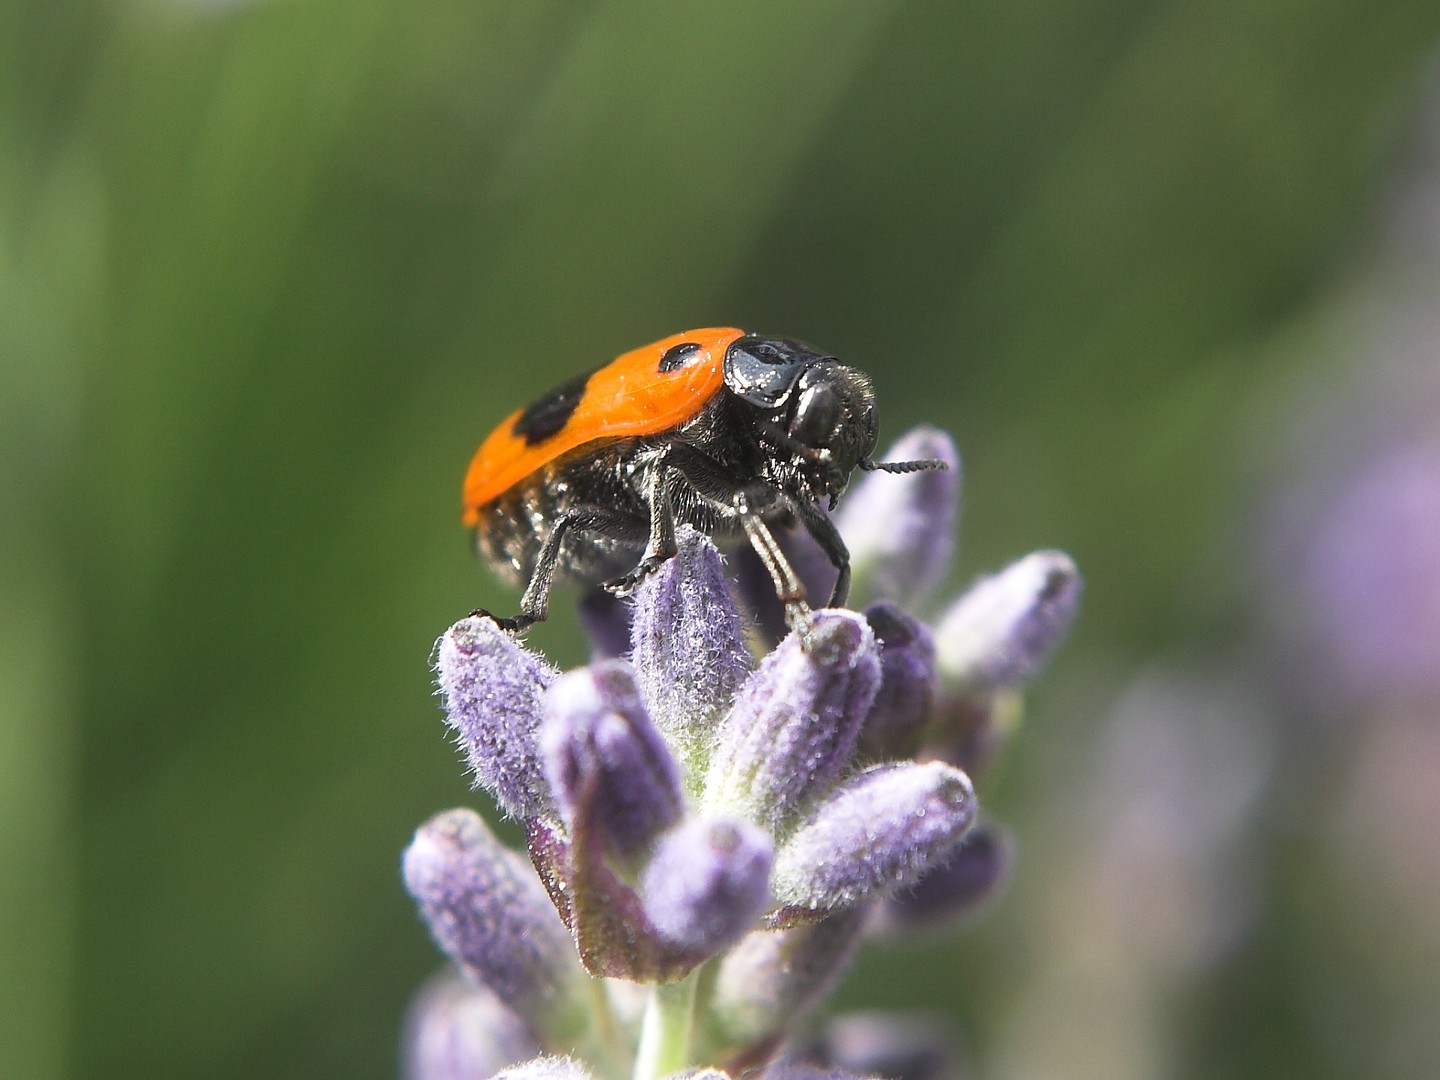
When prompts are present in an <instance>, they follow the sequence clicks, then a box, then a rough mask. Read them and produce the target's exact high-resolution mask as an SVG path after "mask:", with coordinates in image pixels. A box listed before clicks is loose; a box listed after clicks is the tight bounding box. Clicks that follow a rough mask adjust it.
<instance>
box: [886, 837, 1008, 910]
mask: <svg viewBox="0 0 1440 1080" xmlns="http://www.w3.org/2000/svg"><path fill="white" fill-rule="evenodd" d="M1013 862H1014V844H1013V843H1012V842H1011V840H1010V838H1009V836H1008V835H1007V834H1005V833H1002V832H1000V831H998V830H997V829H995V828H994V827H991V826H986V825H979V826H976V827H975V828H973V829H971V830H970V832H969V833H967V834H966V836H965V839H964V840H963V841H962V842H961V844H960V847H959V848H958V849H957V850H956V851H955V853H954V854H953V855H952V856H951V857H950V859H949V860H948V861H947V862H945V863H944V864H943V865H941V866H934V867H931V868H930V869H929V870H927V871H925V873H923V874H921V875H920V879H919V880H918V881H916V882H915V884H914V885H912V886H911V887H910V888H908V889H902V890H900V891H899V892H896V893H894V894H893V895H891V896H888V897H886V898H885V904H884V906H883V907H882V908H881V916H882V917H881V925H882V926H883V928H884V929H886V930H896V931H905V930H920V929H925V928H928V927H932V926H944V925H945V924H947V923H949V922H951V921H953V920H955V919H959V918H962V917H964V916H966V915H970V914H972V913H973V912H975V911H976V910H977V909H979V908H981V907H983V906H984V905H985V904H987V903H988V902H990V901H991V900H993V899H994V898H995V897H996V896H998V895H999V894H1000V893H1001V892H1003V891H1004V889H1005V885H1006V881H1007V879H1008V878H1009V876H1010V867H1011V864H1012V863H1013Z"/></svg>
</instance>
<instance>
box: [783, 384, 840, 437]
mask: <svg viewBox="0 0 1440 1080" xmlns="http://www.w3.org/2000/svg"><path fill="white" fill-rule="evenodd" d="M839 423H840V399H839V397H838V396H837V395H836V393H835V391H834V389H833V388H832V387H831V386H830V384H829V383H828V382H817V383H812V384H811V385H809V386H807V387H805V388H804V390H802V391H801V392H800V400H799V401H797V402H796V403H795V415H794V416H793V417H792V418H791V420H790V434H791V436H792V437H793V438H794V439H795V441H796V442H798V443H800V444H802V445H803V446H828V445H830V441H831V439H833V438H834V437H835V428H836V427H837V426H838V425H839Z"/></svg>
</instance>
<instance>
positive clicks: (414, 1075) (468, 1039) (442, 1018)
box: [404, 975, 540, 1080]
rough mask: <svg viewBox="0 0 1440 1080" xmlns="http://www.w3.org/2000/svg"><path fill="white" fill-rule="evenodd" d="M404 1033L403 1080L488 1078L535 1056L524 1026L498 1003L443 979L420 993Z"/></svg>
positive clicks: (480, 991)
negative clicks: (508, 1066) (404, 1078)
mask: <svg viewBox="0 0 1440 1080" xmlns="http://www.w3.org/2000/svg"><path fill="white" fill-rule="evenodd" d="M405 1029H406V1030H405V1068H404V1075H405V1077H406V1080H470V1078H472V1077H476V1076H492V1075H494V1074H495V1073H496V1072H498V1071H500V1070H501V1069H503V1068H505V1067H506V1066H507V1065H514V1064H515V1063H516V1062H519V1061H524V1060H525V1059H526V1058H530V1057H534V1056H535V1055H536V1054H538V1053H539V1052H540V1048H539V1047H538V1046H536V1045H535V1039H534V1037H533V1036H532V1035H531V1034H530V1032H529V1031H528V1030H527V1029H526V1027H525V1024H524V1022H523V1021H521V1019H520V1018H519V1017H518V1016H516V1015H515V1013H513V1012H512V1011H511V1010H510V1009H508V1008H506V1007H505V1006H504V1005H503V1004H501V1002H500V999H499V998H497V997H496V996H495V995H494V994H492V993H491V992H490V991H489V990H486V989H485V988H484V987H479V986H469V985H466V984H465V983H462V982H461V981H460V980H459V979H456V978H454V977H453V976H448V975H447V976H445V977H444V978H440V979H436V980H435V981H434V983H432V984H431V985H430V986H428V987H427V988H426V989H425V990H424V991H422V992H421V994H420V996H419V997H418V998H417V999H416V1001H415V1004H414V1005H413V1006H411V1008H410V1015H409V1018H408V1019H407V1021H406V1024H405Z"/></svg>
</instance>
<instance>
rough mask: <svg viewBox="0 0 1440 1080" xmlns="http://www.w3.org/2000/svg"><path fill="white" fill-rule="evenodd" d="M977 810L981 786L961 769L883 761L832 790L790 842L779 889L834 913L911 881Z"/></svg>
mask: <svg viewBox="0 0 1440 1080" xmlns="http://www.w3.org/2000/svg"><path fill="white" fill-rule="evenodd" d="M974 816H975V792H974V791H973V790H972V789H971V787H970V778H969V777H967V776H966V775H965V774H964V773H963V772H961V771H960V770H959V769H956V768H953V767H951V766H949V765H945V764H943V763H941V762H938V761H931V762H927V763H925V764H923V765H913V764H904V765H882V766H877V767H876V768H873V769H870V770H868V771H866V772H863V773H860V774H859V775H858V776H856V777H854V778H852V779H851V780H850V781H848V782H847V783H845V784H843V785H841V786H840V787H839V788H837V789H836V790H835V791H834V792H832V793H831V794H830V796H829V797H828V798H827V799H826V800H825V801H824V802H823V803H821V804H820V805H819V806H818V807H816V809H815V811H814V813H813V814H812V815H811V816H810V818H809V820H807V821H806V822H805V823H804V824H802V825H801V826H800V828H798V829H796V830H795V832H794V834H793V835H792V836H791V837H790V838H789V839H788V840H787V841H786V842H785V845H784V847H782V848H781V849H780V855H779V858H777V859H776V862H775V894H776V896H778V897H779V898H780V901H781V902H782V903H784V904H788V905H793V906H796V907H803V908H811V909H814V910H819V911H828V910H830V909H832V908H841V907H853V906H854V905H855V904H857V903H859V902H860V901H861V900H864V899H866V898H867V897H868V896H870V895H871V894H872V893H874V892H876V891H877V890H881V889H894V888H897V887H900V886H905V885H911V884H913V883H914V882H916V881H918V880H919V879H920V875H921V874H922V873H923V872H924V871H925V870H927V869H929V868H930V867H932V866H935V865H937V864H938V863H941V862H943V861H944V860H945V858H946V857H947V856H948V855H949V854H950V853H951V852H952V851H953V850H954V849H955V848H956V847H957V846H958V845H959V843H960V840H961V838H963V837H964V835H965V831H966V830H967V829H969V828H970V822H971V821H972V820H973V818H974Z"/></svg>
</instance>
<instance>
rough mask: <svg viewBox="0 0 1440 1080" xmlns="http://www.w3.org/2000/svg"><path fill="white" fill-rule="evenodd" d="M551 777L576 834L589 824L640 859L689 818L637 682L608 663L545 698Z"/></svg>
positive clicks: (543, 735)
mask: <svg viewBox="0 0 1440 1080" xmlns="http://www.w3.org/2000/svg"><path fill="white" fill-rule="evenodd" d="M544 710H545V719H544V721H543V724H542V727H541V731H540V745H541V750H542V754H543V757H544V762H545V774H546V776H547V778H548V779H549V781H550V787H551V790H553V791H554V793H555V797H556V799H557V800H558V801H559V803H560V813H561V816H562V817H563V818H564V820H565V823H566V825H568V826H570V827H571V829H572V831H573V829H574V827H575V818H576V812H577V810H578V809H579V807H580V804H581V802H582V800H584V801H586V803H587V809H588V813H587V814H586V823H587V826H588V827H590V828H592V829H594V830H595V831H596V834H597V835H596V836H595V839H598V840H599V841H600V842H601V843H602V844H603V845H604V847H605V849H606V850H607V851H610V852H612V853H614V854H615V855H616V856H618V857H619V858H621V859H632V858H634V857H635V856H637V855H639V854H640V853H641V852H643V851H644V850H646V849H647V848H648V847H649V846H650V843H651V842H652V841H653V840H654V839H655V838H656V837H657V836H658V835H659V834H660V833H662V832H664V831H665V830H666V829H668V828H669V827H670V826H671V825H673V824H675V822H676V821H678V820H679V819H680V815H681V814H682V813H683V812H684V796H683V795H682V794H681V791H680V770H679V767H678V766H677V765H676V764H675V759H674V758H673V757H672V756H671V755H670V748H669V747H668V746H666V745H665V740H664V739H662V738H661V737H660V733H659V732H658V731H656V730H655V725H654V724H652V723H651V722H650V716H649V714H648V713H647V712H646V711H645V705H644V703H643V702H641V700H640V691H639V690H638V689H637V688H636V686H635V676H634V672H633V670H632V669H631V667H630V665H629V664H627V663H626V662H625V661H623V660H606V661H603V662H602V663H599V664H596V665H595V666H594V667H589V668H581V669H580V670H579V671H575V672H572V673H571V674H569V675H565V676H563V677H561V678H560V679H559V680H558V681H557V682H556V683H555V685H553V686H552V687H551V688H550V691H549V693H547V694H546V695H545V704H544Z"/></svg>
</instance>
